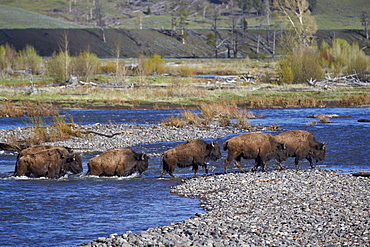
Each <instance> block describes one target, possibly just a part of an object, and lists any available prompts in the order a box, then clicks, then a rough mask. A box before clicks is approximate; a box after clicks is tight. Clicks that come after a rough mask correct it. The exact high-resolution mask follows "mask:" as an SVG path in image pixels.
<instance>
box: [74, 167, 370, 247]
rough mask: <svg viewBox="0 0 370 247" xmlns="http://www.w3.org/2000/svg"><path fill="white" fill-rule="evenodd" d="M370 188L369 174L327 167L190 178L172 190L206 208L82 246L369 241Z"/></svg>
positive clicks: (355, 243)
mask: <svg viewBox="0 0 370 247" xmlns="http://www.w3.org/2000/svg"><path fill="white" fill-rule="evenodd" d="M369 191H370V183H369V180H368V179H367V178H361V177H354V176H352V175H349V174H345V175H335V174H333V173H332V172H330V171H326V170H299V171H296V170H284V171H271V172H257V173H243V174H242V173H232V174H222V175H211V176H204V177H200V178H192V179H187V180H184V181H183V183H182V184H181V185H178V186H176V187H174V188H172V190H171V192H173V193H177V194H179V195H182V196H186V197H196V198H200V199H201V201H202V207H203V208H204V209H206V210H207V212H206V213H202V214H197V215H196V216H194V217H192V218H190V219H187V220H185V221H182V222H176V223H172V224H170V225H168V226H162V227H154V228H149V229H147V230H145V231H142V232H139V233H136V234H134V233H132V232H130V231H128V232H125V233H123V234H117V233H115V234H111V235H110V236H108V237H100V238H98V239H97V240H95V241H93V242H91V243H84V244H81V245H80V246H85V247H92V246H329V245H330V246H369V244H370V228H369V221H368V219H369V216H370V215H369V206H370V205H369V201H368V198H369V197H370V192H369ZM164 214H165V212H164Z"/></svg>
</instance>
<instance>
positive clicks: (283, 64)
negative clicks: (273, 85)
mask: <svg viewBox="0 0 370 247" xmlns="http://www.w3.org/2000/svg"><path fill="white" fill-rule="evenodd" d="M279 74H280V81H281V82H282V83H285V84H292V83H293V80H294V75H293V70H292V63H291V61H290V60H289V59H287V58H283V59H281V60H280V61H279Z"/></svg>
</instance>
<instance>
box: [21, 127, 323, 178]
mask: <svg viewBox="0 0 370 247" xmlns="http://www.w3.org/2000/svg"><path fill="white" fill-rule="evenodd" d="M223 149H224V150H225V151H226V150H227V151H228V155H227V158H226V160H225V162H224V172H225V173H227V167H228V165H229V164H230V163H231V162H232V161H233V160H235V165H236V166H237V167H238V168H239V170H240V171H241V172H244V170H243V168H242V166H241V158H244V159H253V160H255V162H256V165H255V166H254V167H253V168H252V171H255V170H256V169H257V168H258V167H260V166H261V169H262V171H266V163H267V161H269V160H271V159H274V160H275V161H276V163H277V164H278V165H279V166H280V168H281V169H284V166H283V165H282V164H281V162H283V161H286V160H287V159H288V158H289V157H295V165H296V168H297V169H298V162H299V160H301V159H307V160H308V161H309V162H310V165H311V167H312V168H314V163H313V161H314V160H316V162H318V161H321V160H324V158H325V155H326V146H325V144H323V143H320V142H318V141H317V140H316V139H315V137H314V136H313V134H312V133H311V132H309V131H303V130H291V131H287V132H283V133H281V134H279V135H277V136H273V135H271V134H269V133H263V132H251V133H247V134H241V135H238V136H235V137H233V138H231V139H229V140H227V141H225V143H224V144H223ZM220 158H222V155H221V152H220V147H219V145H218V144H217V143H213V142H212V143H207V142H205V141H203V140H200V139H191V140H188V141H187V142H186V143H183V144H180V145H178V146H176V147H174V148H172V149H170V150H167V151H165V152H164V153H163V159H162V164H163V169H162V173H161V177H164V176H165V175H166V174H167V173H168V174H169V175H170V176H171V177H174V174H173V172H174V170H175V168H176V167H192V169H193V171H194V175H195V176H197V172H198V168H199V166H203V167H204V168H205V171H206V173H208V168H207V163H206V162H207V161H209V160H213V161H216V160H218V159H220ZM148 160H149V158H148V156H147V155H146V154H145V153H136V152H135V151H133V150H132V149H131V148H118V149H113V150H109V151H107V152H105V153H103V154H101V155H99V156H96V157H94V158H92V159H90V160H89V161H88V162H87V165H88V168H89V171H88V172H87V174H88V175H95V176H129V175H131V174H133V173H140V174H141V173H142V172H144V171H145V170H147V169H148V166H149V164H148ZM67 172H72V173H74V174H77V173H81V172H82V157H81V155H80V154H77V153H73V152H72V151H71V150H70V149H68V148H65V147H59V146H53V145H40V146H35V147H31V148H27V149H24V150H22V151H21V152H20V153H19V155H18V158H17V162H16V168H15V175H16V176H22V175H26V176H33V177H48V178H59V177H61V176H64V175H65V174H66V173H67Z"/></svg>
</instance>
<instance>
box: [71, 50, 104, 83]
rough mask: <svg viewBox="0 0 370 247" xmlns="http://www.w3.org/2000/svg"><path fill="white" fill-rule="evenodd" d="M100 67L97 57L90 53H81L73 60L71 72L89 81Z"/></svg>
mask: <svg viewBox="0 0 370 247" xmlns="http://www.w3.org/2000/svg"><path fill="white" fill-rule="evenodd" d="M99 66H100V60H99V58H98V56H97V55H96V54H94V53H90V52H82V53H81V54H79V55H78V56H77V57H76V58H75V59H74V69H73V72H74V74H75V75H77V76H78V77H80V78H83V79H84V80H86V81H90V80H91V78H92V77H93V76H94V75H95V74H96V73H97V71H98V69H99Z"/></svg>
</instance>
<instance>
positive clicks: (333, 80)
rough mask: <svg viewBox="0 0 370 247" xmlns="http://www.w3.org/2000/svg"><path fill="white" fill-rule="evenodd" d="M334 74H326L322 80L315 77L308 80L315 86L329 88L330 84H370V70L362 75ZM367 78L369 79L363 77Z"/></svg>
mask: <svg viewBox="0 0 370 247" xmlns="http://www.w3.org/2000/svg"><path fill="white" fill-rule="evenodd" d="M332 75H333V74H326V75H325V78H324V79H323V80H321V81H316V80H315V79H309V80H307V83H308V84H309V85H310V86H313V87H322V88H323V89H328V88H329V87H330V86H345V87H367V86H370V71H369V72H368V73H367V74H366V75H364V74H362V75H361V76H360V75H359V74H351V75H342V76H334V77H332ZM363 78H367V79H363Z"/></svg>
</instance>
